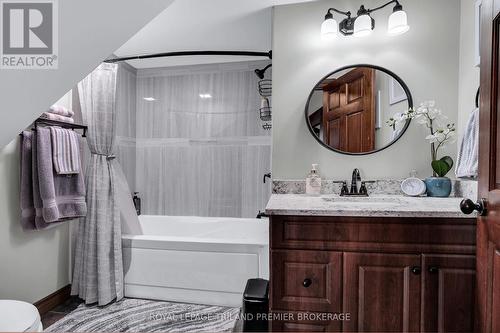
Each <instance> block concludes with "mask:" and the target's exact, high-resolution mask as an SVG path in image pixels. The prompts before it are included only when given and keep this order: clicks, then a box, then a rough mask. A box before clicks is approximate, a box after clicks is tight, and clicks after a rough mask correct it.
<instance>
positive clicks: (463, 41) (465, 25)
mask: <svg viewBox="0 0 500 333" xmlns="http://www.w3.org/2000/svg"><path fill="white" fill-rule="evenodd" d="M475 2H476V0H460V5H461V17H460V78H459V93H458V121H457V128H458V133H459V136H461V135H463V130H464V128H465V126H466V123H467V119H468V118H469V114H470V113H471V111H472V110H473V109H474V108H475V98H476V92H477V88H478V87H479V67H476V66H475V64H474V62H475V60H474V42H475V40H474V15H475V14H474V5H475Z"/></svg>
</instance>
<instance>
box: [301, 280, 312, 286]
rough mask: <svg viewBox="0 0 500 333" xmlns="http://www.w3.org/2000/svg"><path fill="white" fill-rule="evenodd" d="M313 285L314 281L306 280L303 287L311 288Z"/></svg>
mask: <svg viewBox="0 0 500 333" xmlns="http://www.w3.org/2000/svg"><path fill="white" fill-rule="evenodd" d="M311 284H312V280H311V279H304V281H303V282H302V285H303V286H304V288H309V286H310V285H311Z"/></svg>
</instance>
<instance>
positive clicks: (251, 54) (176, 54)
mask: <svg viewBox="0 0 500 333" xmlns="http://www.w3.org/2000/svg"><path fill="white" fill-rule="evenodd" d="M193 55H227V56H247V57H266V58H269V59H272V58H273V51H269V52H256V51H177V52H163V53H153V54H144V55H137V56H128V57H121V58H113V59H106V60H104V62H107V63H115V62H120V61H127V60H139V59H151V58H163V57H181V56H193Z"/></svg>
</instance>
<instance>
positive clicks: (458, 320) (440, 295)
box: [422, 254, 476, 332]
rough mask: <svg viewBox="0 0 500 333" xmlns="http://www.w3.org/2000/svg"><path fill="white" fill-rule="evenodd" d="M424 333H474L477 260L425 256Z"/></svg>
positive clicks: (458, 257)
mask: <svg viewBox="0 0 500 333" xmlns="http://www.w3.org/2000/svg"><path fill="white" fill-rule="evenodd" d="M422 266H423V274H422V294H423V297H422V302H423V304H422V331H424V332H472V331H474V300H475V294H476V292H475V291H476V258H475V256H464V255H458V256H457V255H427V254H424V255H423V259H422Z"/></svg>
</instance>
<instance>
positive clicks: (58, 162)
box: [50, 127, 80, 175]
mask: <svg viewBox="0 0 500 333" xmlns="http://www.w3.org/2000/svg"><path fill="white" fill-rule="evenodd" d="M50 136H51V138H52V157H53V159H54V169H55V170H56V172H57V173H58V174H59V175H71V174H76V173H80V142H79V139H78V137H79V135H78V134H77V133H75V132H74V131H72V130H69V129H64V128H60V127H50Z"/></svg>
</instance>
